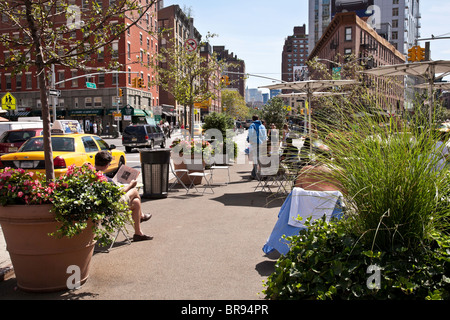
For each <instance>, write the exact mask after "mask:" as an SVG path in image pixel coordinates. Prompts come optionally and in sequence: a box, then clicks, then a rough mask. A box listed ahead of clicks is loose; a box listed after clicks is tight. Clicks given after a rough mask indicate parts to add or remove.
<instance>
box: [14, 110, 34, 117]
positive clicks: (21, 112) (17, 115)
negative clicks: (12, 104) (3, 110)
mask: <svg viewBox="0 0 450 320" xmlns="http://www.w3.org/2000/svg"><path fill="white" fill-rule="evenodd" d="M30 113H31V111H19V112H16V113H15V114H13V116H14V117H26V116H28V115H29V114H30Z"/></svg>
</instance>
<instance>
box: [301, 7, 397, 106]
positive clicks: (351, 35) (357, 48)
mask: <svg viewBox="0 0 450 320" xmlns="http://www.w3.org/2000/svg"><path fill="white" fill-rule="evenodd" d="M314 57H317V58H319V59H322V60H323V61H324V62H325V63H326V64H327V65H328V68H329V70H330V73H332V72H333V70H338V69H336V68H339V67H342V66H343V65H344V64H346V63H350V62H355V61H359V63H364V64H365V65H366V67H368V68H375V67H378V66H382V65H393V64H400V63H405V56H404V55H403V54H402V53H401V52H399V51H398V50H397V49H396V48H395V47H394V45H392V44H391V43H390V42H388V41H387V40H386V39H385V38H383V37H382V36H380V35H379V34H378V33H377V32H376V31H375V30H374V29H373V28H372V27H371V26H369V25H368V24H367V22H366V20H365V19H362V18H360V17H358V16H357V15H356V13H355V12H346V13H337V14H336V15H335V16H334V18H333V20H332V21H331V22H330V24H329V25H328V27H327V28H326V29H325V31H324V32H323V34H322V37H321V38H320V39H319V41H318V42H317V44H316V46H315V47H314V48H313V49H312V51H311V54H310V56H309V57H308V59H309V60H310V59H312V58H314ZM349 57H353V58H352V59H354V60H353V61H348V58H349ZM311 77H312V78H314V74H312V75H311ZM364 80H365V83H366V85H368V86H369V88H370V89H371V90H374V91H377V92H378V93H381V94H382V95H383V96H384V99H383V101H380V103H381V104H382V105H383V109H385V110H386V111H388V112H391V113H401V112H403V111H404V89H403V81H404V79H403V77H398V79H396V83H392V81H391V80H390V79H383V78H381V77H380V78H378V79H376V78H374V77H369V76H367V77H366V78H365V79H364Z"/></svg>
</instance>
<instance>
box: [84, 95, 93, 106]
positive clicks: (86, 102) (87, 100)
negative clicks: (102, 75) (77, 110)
mask: <svg viewBox="0 0 450 320" xmlns="http://www.w3.org/2000/svg"><path fill="white" fill-rule="evenodd" d="M84 106H85V107H86V108H92V98H91V97H86V98H84Z"/></svg>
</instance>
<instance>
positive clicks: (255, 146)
mask: <svg viewBox="0 0 450 320" xmlns="http://www.w3.org/2000/svg"><path fill="white" fill-rule="evenodd" d="M252 120H253V122H252V124H251V125H250V127H249V128H248V136H247V142H249V143H250V152H249V158H250V159H251V161H252V162H253V170H252V173H251V176H252V179H256V178H257V172H258V161H259V157H260V147H261V145H262V144H263V143H264V142H265V141H266V140H267V133H266V127H264V125H263V124H262V123H261V121H260V120H259V118H258V116H256V115H254V116H253V117H252Z"/></svg>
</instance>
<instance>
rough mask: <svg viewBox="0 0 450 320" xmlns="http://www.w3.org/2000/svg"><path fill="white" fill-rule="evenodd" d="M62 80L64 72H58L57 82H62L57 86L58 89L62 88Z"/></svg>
mask: <svg viewBox="0 0 450 320" xmlns="http://www.w3.org/2000/svg"><path fill="white" fill-rule="evenodd" d="M64 80H65V78H64V70H63V71H58V82H61V81H63V82H61V83H60V84H58V87H59V88H64Z"/></svg>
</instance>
